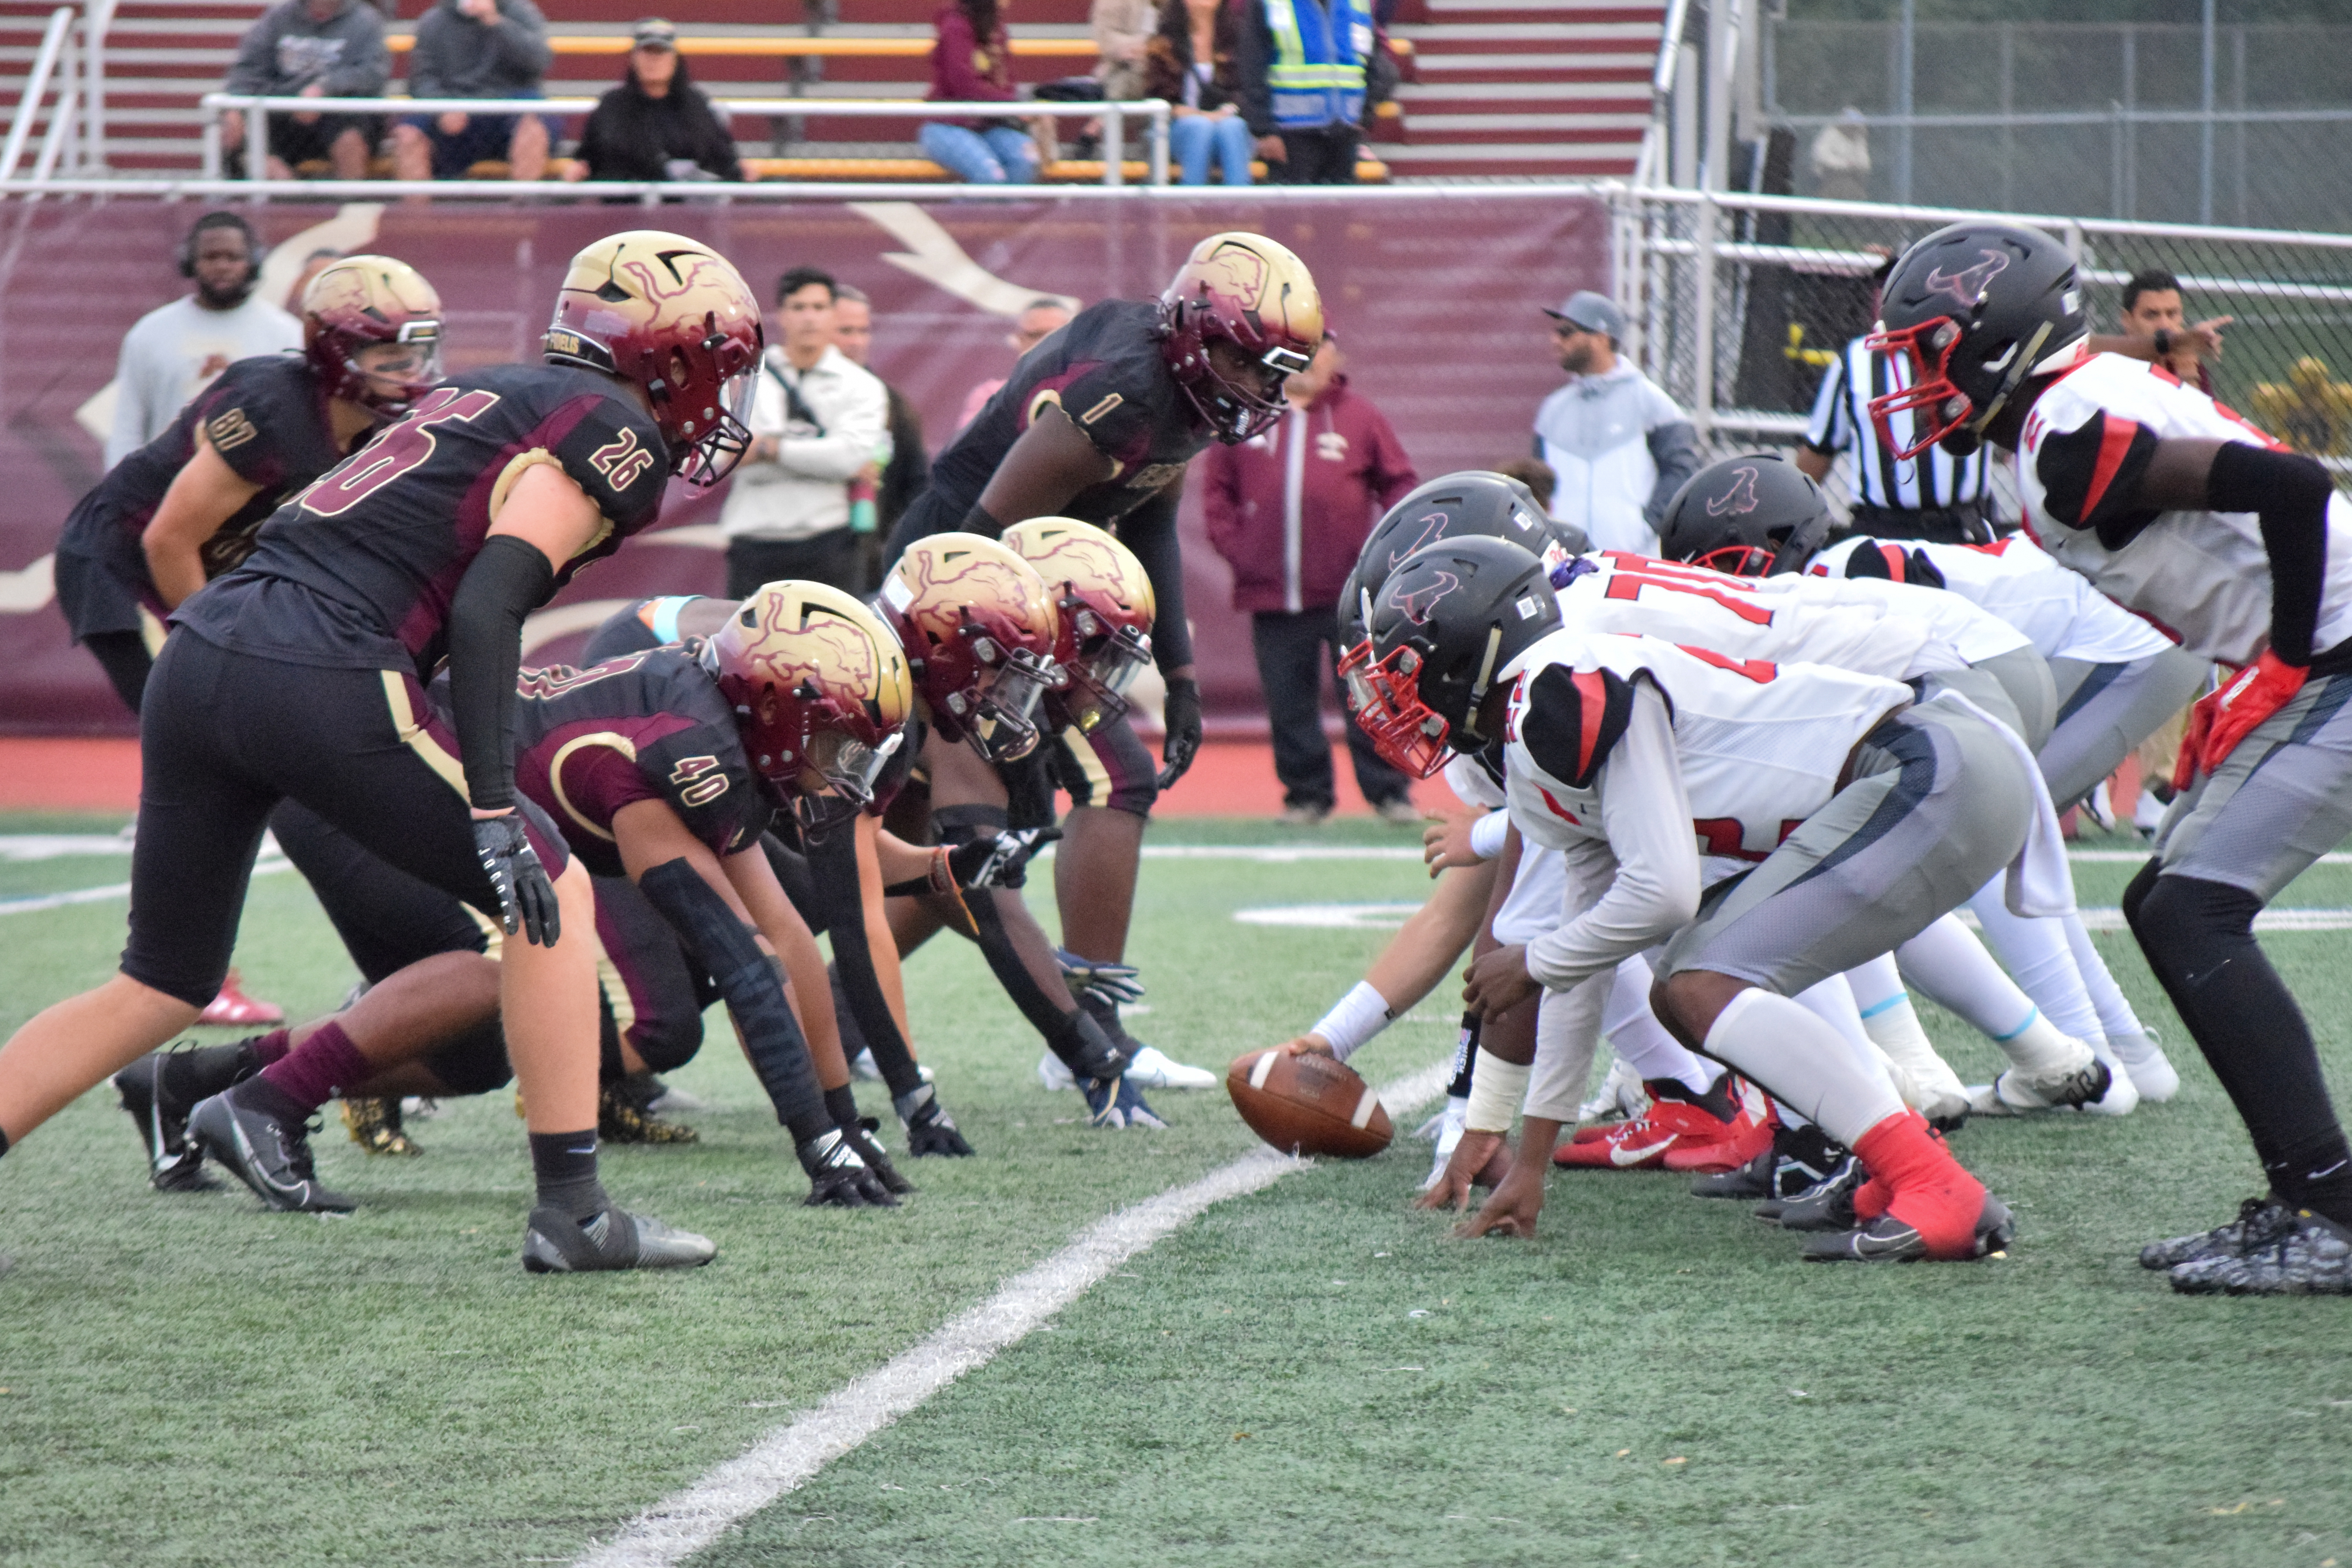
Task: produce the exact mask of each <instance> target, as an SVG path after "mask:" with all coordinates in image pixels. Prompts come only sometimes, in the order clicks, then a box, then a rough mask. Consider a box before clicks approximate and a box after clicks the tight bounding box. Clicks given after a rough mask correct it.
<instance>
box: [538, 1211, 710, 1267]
mask: <svg viewBox="0 0 2352 1568" xmlns="http://www.w3.org/2000/svg"><path fill="white" fill-rule="evenodd" d="M718 1255H719V1248H718V1247H716V1246H714V1245H713V1244H712V1243H711V1240H710V1238H709V1237H707V1236H697V1235H695V1234H694V1233H693V1232H692V1231H690V1230H678V1229H675V1228H673V1227H672V1226H667V1225H664V1224H663V1223H662V1222H661V1221H659V1220H657V1219H656V1218H654V1217H653V1216H652V1215H642V1214H631V1213H630V1212H629V1211H628V1210H626V1209H624V1208H615V1207H614V1206H613V1205H609V1204H608V1205H605V1206H604V1208H602V1209H599V1210H598V1211H597V1212H596V1215H595V1217H594V1218H593V1219H589V1220H585V1221H582V1220H578V1219H574V1218H573V1217H572V1215H569V1214H566V1213H565V1212H564V1211H563V1210H562V1209H559V1208H551V1207H550V1206H549V1205H545V1204H541V1205H539V1206H538V1207H537V1208H534V1209H532V1210H531V1211H530V1219H529V1220H527V1221H525V1222H524V1224H523V1232H522V1266H523V1267H524V1268H528V1269H530V1271H531V1272H532V1273H533V1274H589V1273H595V1272H598V1271H601V1270H604V1269H608V1268H700V1267H701V1266H702V1265H704V1264H706V1263H708V1262H709V1261H710V1260H711V1259H712V1258H716V1257H717V1256H718Z"/></svg>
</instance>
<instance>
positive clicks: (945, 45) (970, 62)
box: [922, 0, 1037, 185]
mask: <svg viewBox="0 0 2352 1568" xmlns="http://www.w3.org/2000/svg"><path fill="white" fill-rule="evenodd" d="M932 29H933V35H934V41H933V43H932V45H931V90H930V92H929V100H930V101H932V102H935V103H1012V102H1015V101H1017V100H1019V98H1020V96H1021V95H1020V93H1019V92H1018V91H1016V90H1015V89H1014V88H1013V67H1012V61H1011V56H1012V45H1011V43H1010V42H1009V40H1008V39H1007V37H1006V34H1005V31H1004V12H1003V0H952V3H951V4H950V5H942V6H940V14H939V16H937V17H935V18H933V21H932ZM922 142H923V155H924V156H925V157H928V158H929V159H930V160H931V162H933V163H937V164H939V165H940V167H941V168H943V169H945V170H946V171H947V172H948V175H949V177H950V179H956V180H961V181H962V182H963V183H964V184H971V185H1004V184H1013V185H1028V184H1035V183H1036V181H1037V143H1036V142H1035V139H1034V137H1033V136H1032V135H1031V133H1030V131H1029V129H1028V128H1027V127H1026V126H1024V124H1023V123H1022V122H1021V121H1018V120H994V119H991V120H927V121H924V122H923V130H922Z"/></svg>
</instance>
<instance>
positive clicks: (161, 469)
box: [58, 354, 343, 637]
mask: <svg viewBox="0 0 2352 1568" xmlns="http://www.w3.org/2000/svg"><path fill="white" fill-rule="evenodd" d="M199 436H201V437H202V438H203V439H204V440H205V442H206V443H208V444H209V445H210V446H211V447H212V449H213V450H214V451H215V453H217V454H219V456H220V458H221V460H222V461H223V462H225V463H226V464H227V465H228V466H229V468H230V469H231V471H233V472H234V473H236V476H237V477H238V478H239V479H244V480H245V481H246V482H247V484H251V485H257V486H258V487H260V488H259V489H257V491H256V492H255V494H254V496H253V499H252V500H248V501H247V502H246V503H245V505H243V506H241V507H239V508H238V509H237V510H236V511H235V512H234V513H232V514H230V516H229V517H228V518H227V519H226V521H223V522H222V523H221V525H220V527H219V528H218V529H217V530H215V532H214V533H213V536H212V537H211V538H210V539H208V540H206V541H205V543H204V544H203V546H202V547H201V554H202V557H203V560H204V566H205V576H206V577H207V578H212V577H217V576H219V575H220V574H223V573H224V572H226V571H228V570H229V569H230V568H232V567H234V566H236V565H237V564H239V563H241V562H243V561H244V560H245V558H246V557H247V555H248V554H250V553H251V552H252V551H253V546H254V540H255V536H256V534H257V532H258V531H259V530H260V528H261V525H262V524H263V523H265V522H267V521H269V518H270V516H271V514H273V513H275V512H276V511H277V510H278V508H279V507H280V506H282V505H284V504H285V503H286V501H287V500H288V499H289V497H290V496H292V495H293V494H294V492H296V491H297V490H299V489H303V488H305V487H306V486H308V485H309V484H310V482H311V481H312V480H313V479H317V478H318V477H319V476H320V474H323V473H325V472H326V471H327V470H328V469H329V468H333V467H334V466H335V465H336V464H337V463H338V462H340V461H341V460H342V457H343V454H342V452H341V450H339V449H338V448H337V447H336V446H335V437H334V426H333V422H332V420H331V419H330V417H329V416H328V413H327V395H326V391H325V389H324V388H323V387H321V386H320V384H319V378H318V376H317V374H315V373H313V372H312V370H311V369H310V363H309V362H308V361H307V360H305V359H303V357H302V356H301V355H299V354H257V355H256V356H254V357H253V358H251V359H241V360H237V361H235V362H233V363H231V364H230V365H229V367H228V368H227V369H226V370H225V371H223V372H221V374H219V375H218V376H216V377H215V378H214V380H213V381H212V382H211V383H210V384H207V385H206V386H205V388H204V390H203V391H201V392H199V393H197V394H196V395H195V396H194V397H193V398H191V399H189V400H188V404H187V406H186V407H184V408H183V409H181V410H180V413H179V416H178V417H177V418H175V419H173V421H172V425H171V427H170V428H169V429H167V430H165V431H164V432H163V434H162V435H160V436H158V437H155V439H153V440H152V441H150V442H149V443H148V444H147V445H146V446H144V447H141V448H139V450H137V451H135V452H133V453H131V455H130V456H129V457H126V458H123V459H122V461H121V462H120V463H117V464H116V465H115V466H114V467H113V468H111V469H110V470H109V471H108V473H107V476H106V478H105V479H101V480H100V482H99V484H98V486H97V488H96V489H92V490H91V491H90V492H89V494H88V495H86V496H84V497H82V499H81V500H80V501H79V502H78V503H77V504H76V505H75V507H74V510H73V514H72V515H71V516H70V517H69V518H68V520H67V521H66V526H65V531H64V534H63V535H62V537H60V539H59V540H58V553H59V554H60V555H64V556H71V557H76V558H79V560H81V561H84V562H87V563H92V564H94V565H95V566H96V567H97V568H98V570H97V572H96V573H94V574H91V573H84V574H81V580H82V582H83V584H84V586H83V588H82V591H81V592H80V593H79V594H77V595H74V598H75V602H74V603H72V604H69V605H67V606H66V614H67V616H68V619H69V620H71V622H72V623H73V629H74V635H75V636H76V637H80V636H82V635H84V634H87V633H90V632H105V631H131V630H135V629H136V628H137V627H138V626H139V606H140V605H142V604H143V605H146V606H147V608H148V609H149V610H151V611H152V612H153V613H154V614H155V615H157V616H163V615H165V614H167V613H168V612H167V610H166V609H165V607H164V605H163V599H162V598H161V597H160V596H159V595H157V594H156V592H155V579H154V574H153V573H152V572H151V571H150V570H149V568H148V565H147V552H146V548H145V545H144V543H143V536H144V535H145V533H146V531H147V524H148V523H149V522H150V521H152V520H153V518H154V516H155V512H156V509H157V508H159V507H161V506H162V505H163V496H164V492H166V491H167V490H169V489H171V488H172V481H173V479H177V478H179V476H180V470H181V469H182V468H185V467H187V465H188V460H189V459H190V458H193V457H194V456H195V452H196V442H197V439H198V437H199Z"/></svg>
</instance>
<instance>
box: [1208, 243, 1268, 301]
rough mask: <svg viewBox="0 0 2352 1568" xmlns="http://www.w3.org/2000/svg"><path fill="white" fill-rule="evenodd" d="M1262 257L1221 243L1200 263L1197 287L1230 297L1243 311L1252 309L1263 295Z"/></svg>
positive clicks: (1245, 248)
mask: <svg viewBox="0 0 2352 1568" xmlns="http://www.w3.org/2000/svg"><path fill="white" fill-rule="evenodd" d="M1266 270H1267V268H1266V265H1265V257H1263V256H1260V255H1259V254H1258V253H1257V252H1256V251H1255V250H1251V249H1248V248H1247V247H1243V246H1239V245H1221V246H1219V247H1217V249H1216V253H1215V254H1214V255H1213V256H1211V257H1210V258H1208V259H1207V260H1206V261H1204V262H1202V263H1201V287H1202V289H1213V290H1214V291H1215V292H1217V293H1221V294H1227V295H1230V296H1232V298H1233V300H1234V304H1235V305H1237V306H1239V307H1240V308H1241V309H1243V310H1256V309H1257V308H1258V303H1259V301H1260V300H1262V299H1263V298H1264V297H1265V277H1266Z"/></svg>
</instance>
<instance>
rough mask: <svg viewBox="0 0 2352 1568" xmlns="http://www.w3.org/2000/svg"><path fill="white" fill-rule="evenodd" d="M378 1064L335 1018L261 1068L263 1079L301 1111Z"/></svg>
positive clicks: (321, 1102) (357, 1080)
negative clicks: (370, 1060)
mask: <svg viewBox="0 0 2352 1568" xmlns="http://www.w3.org/2000/svg"><path fill="white" fill-rule="evenodd" d="M374 1074H375V1068H373V1066H372V1065H371V1064H370V1063H369V1061H368V1059H367V1058H365V1057H363V1056H362V1055H361V1054H360V1048H359V1047H357V1046H355V1045H353V1044H352V1037H350V1036H349V1035H346V1034H345V1033H343V1026H341V1024H338V1023H336V1022H335V1021H334V1020H333V1019H332V1018H330V1019H328V1020H327V1021H326V1022H325V1023H323V1024H321V1025H320V1026H318V1027H317V1028H315V1029H313V1030H311V1031H310V1038H308V1039H306V1040H304V1041H303V1042H302V1043H301V1044H300V1045H299V1046H297V1047H294V1048H293V1050H291V1051H289V1052H288V1053H287V1054H286V1056H284V1057H283V1058H279V1059H278V1060H277V1061H274V1062H272V1063H270V1064H269V1065H268V1067H266V1068H262V1069H261V1081H262V1082H264V1083H267V1084H268V1085H270V1086H271V1087H272V1088H274V1089H277V1090H278V1092H279V1093H280V1094H282V1095H284V1096H285V1097H286V1098H287V1099H289V1100H293V1101H294V1102H296V1103H297V1104H299V1105H300V1106H301V1107H302V1114H303V1115H305V1116H308V1115H309V1114H310V1112H311V1111H313V1110H318V1109H319V1107H320V1106H322V1105H324V1104H326V1103H327V1101H329V1100H332V1099H334V1098H335V1096H337V1095H339V1094H341V1093H342V1092H343V1090H345V1089H349V1088H351V1087H352V1085H353V1084H359V1083H365V1082H366V1081H367V1080H368V1079H370V1078H372V1077H373V1076H374Z"/></svg>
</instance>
